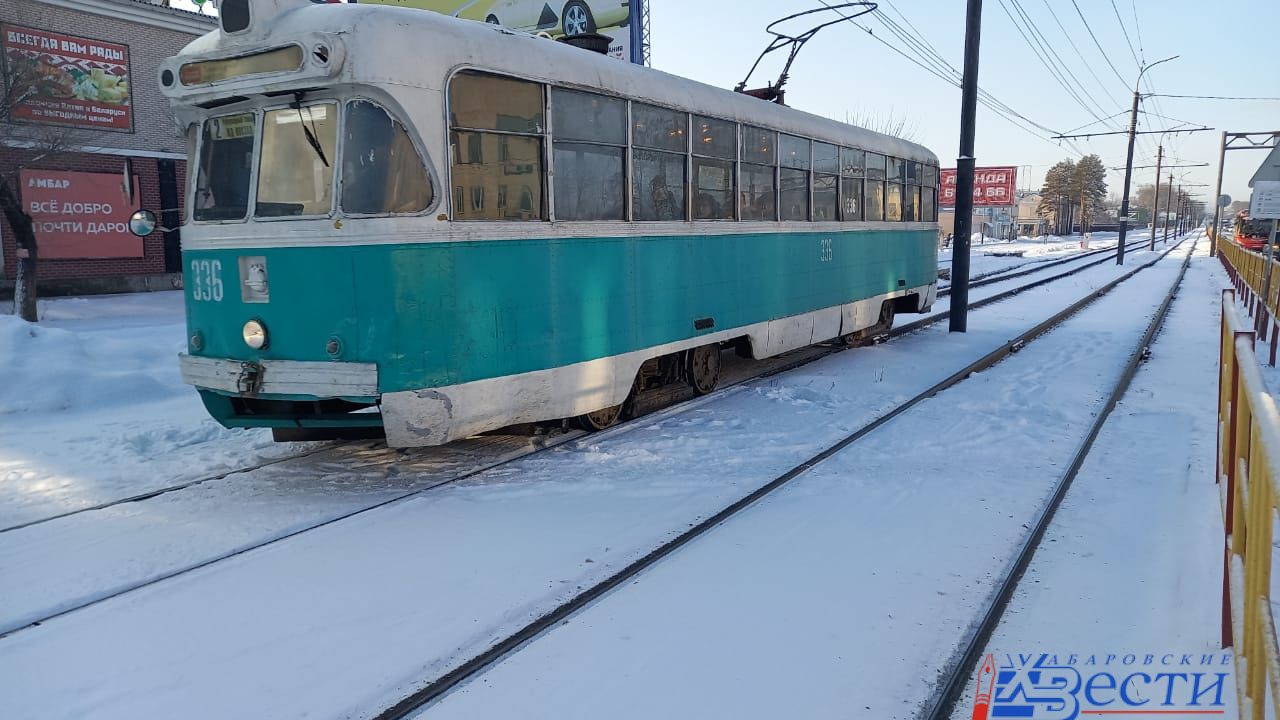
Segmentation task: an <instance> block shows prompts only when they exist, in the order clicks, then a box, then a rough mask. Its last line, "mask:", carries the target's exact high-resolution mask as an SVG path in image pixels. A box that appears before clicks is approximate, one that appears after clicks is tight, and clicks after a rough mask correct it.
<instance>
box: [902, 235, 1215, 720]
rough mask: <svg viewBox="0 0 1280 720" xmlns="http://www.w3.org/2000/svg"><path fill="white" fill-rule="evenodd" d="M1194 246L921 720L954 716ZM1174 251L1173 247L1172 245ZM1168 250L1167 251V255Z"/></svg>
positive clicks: (1132, 372)
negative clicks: (971, 678) (981, 658)
mask: <svg viewBox="0 0 1280 720" xmlns="http://www.w3.org/2000/svg"><path fill="white" fill-rule="evenodd" d="M1198 243H1199V238H1197V239H1196V240H1195V241H1194V242H1193V243H1192V246H1191V252H1189V253H1187V257H1186V259H1185V260H1183V262H1182V267H1181V269H1180V270H1179V271H1178V276H1177V277H1176V278H1175V279H1174V281H1173V283H1172V284H1171V285H1170V286H1169V291H1168V292H1167V293H1165V297H1164V300H1163V302H1161V303H1160V306H1159V308H1158V309H1157V310H1156V313H1155V315H1154V316H1152V318H1151V322H1150V323H1149V324H1148V325H1147V330H1146V332H1145V333H1143V335H1142V338H1141V339H1140V340H1139V341H1138V344H1137V346H1136V347H1135V348H1134V351H1133V353H1132V354H1131V355H1130V356H1129V362H1128V363H1126V364H1125V367H1124V371H1123V372H1122V373H1121V374H1120V378H1119V379H1118V380H1117V381H1116V384H1115V386H1114V387H1113V388H1112V390H1111V394H1110V395H1109V396H1108V397H1107V400H1106V402H1105V403H1104V404H1103V406H1102V410H1101V411H1099V412H1098V413H1097V415H1096V416H1095V417H1094V420H1093V423H1092V424H1091V425H1090V427H1089V431H1088V433H1086V434H1085V437H1084V439H1083V440H1081V442H1080V445H1079V447H1077V448H1076V452H1075V454H1074V455H1073V456H1072V459H1071V463H1070V464H1069V465H1068V466H1067V468H1066V470H1065V471H1064V472H1063V474H1062V476H1061V477H1059V479H1058V482H1057V483H1056V484H1055V486H1054V490H1053V493H1052V494H1051V495H1050V496H1049V498H1048V500H1047V501H1046V502H1045V504H1044V505H1043V506H1042V507H1041V508H1040V511H1039V513H1038V515H1037V516H1036V521H1035V524H1034V525H1033V526H1032V527H1031V529H1030V531H1029V532H1028V533H1027V535H1026V537H1025V538H1024V539H1023V542H1022V544H1021V546H1020V547H1019V549H1018V552H1017V554H1016V555H1015V556H1014V557H1013V559H1012V560H1011V561H1010V563H1009V565H1008V566H1007V567H1006V569H1005V572H1004V574H1003V575H1002V576H1001V579H1000V584H999V586H998V588H997V589H996V591H995V592H994V593H993V594H992V595H991V598H990V600H989V602H988V604H987V606H986V607H985V609H984V610H983V611H982V614H981V616H980V618H979V619H978V621H977V622H976V623H974V624H973V625H971V626H970V628H969V630H968V632H967V633H966V637H965V638H963V640H962V642H961V645H960V648H959V651H958V652H957V653H956V655H954V656H953V660H952V661H951V663H950V665H951V668H950V670H949V671H946V674H945V675H944V678H943V679H942V680H941V681H940V682H939V685H938V688H939V689H938V691H937V692H936V693H935V694H934V696H933V698H932V699H931V700H930V701H929V703H928V706H927V710H926V711H925V712H924V713H922V714H921V715H920V716H919V717H920V718H922V720H949V718H950V717H951V715H952V713H953V712H954V710H955V706H956V704H957V703H958V702H959V701H960V699H961V694H962V693H963V692H964V691H965V689H966V688H967V687H968V682H969V677H970V675H971V674H972V673H973V672H974V670H975V668H976V667H977V665H978V660H979V658H980V657H981V656H982V652H983V651H984V650H985V649H986V645H987V641H988V640H990V638H991V635H992V633H993V632H995V629H996V627H997V626H998V625H999V624H1000V619H1001V618H1002V617H1003V616H1004V612H1005V610H1006V609H1007V608H1008V606H1009V601H1010V600H1011V599H1012V598H1013V592H1014V590H1015V589H1016V588H1017V586H1018V582H1019V581H1020V580H1021V579H1022V576H1023V574H1024V573H1025V572H1026V570H1027V567H1029V566H1030V564H1031V559H1032V557H1034V555H1035V552H1036V549H1037V548H1038V547H1039V545H1040V541H1041V540H1042V539H1043V538H1044V534H1045V531H1047V530H1048V528H1049V524H1050V523H1051V522H1052V520H1053V516H1054V514H1055V513H1057V510H1058V507H1059V506H1060V505H1061V504H1062V500H1063V498H1065V497H1066V495H1067V491H1068V490H1069V489H1070V488H1071V484H1072V482H1073V481H1074V480H1075V478H1076V476H1077V475H1078V474H1079V473H1080V468H1081V467H1083V466H1084V462H1085V460H1086V459H1087V458H1088V456H1089V452H1090V451H1091V450H1092V449H1093V444H1094V442H1095V441H1096V440H1097V439H1098V435H1099V434H1100V433H1101V432H1102V427H1103V425H1105V424H1106V422H1107V418H1109V417H1110V416H1111V412H1112V410H1114V409H1115V407H1116V404H1117V403H1119V402H1120V399H1121V398H1122V397H1123V396H1124V394H1125V393H1126V392H1127V391H1128V390H1129V386H1130V385H1131V384H1132V382H1133V378H1134V376H1136V375H1137V374H1138V366H1139V365H1141V363H1142V361H1143V360H1144V359H1146V357H1147V356H1148V354H1149V349H1150V347H1151V343H1152V342H1153V341H1154V340H1155V337H1156V335H1157V334H1158V333H1159V331H1160V328H1161V327H1162V326H1163V325H1164V321H1165V318H1166V317H1167V316H1168V313H1169V307H1170V306H1171V305H1172V304H1173V299H1174V297H1176V296H1177V293H1178V288H1179V287H1180V286H1181V285H1182V279H1183V277H1184V276H1185V275H1186V274H1187V267H1188V266H1189V265H1190V264H1191V256H1192V255H1193V254H1194V253H1195V248H1196V245H1197V244H1198ZM1180 244H1181V242H1180V243H1179V245H1180ZM1174 247H1177V246H1176V245H1175V246H1174ZM1172 249H1173V248H1170V250H1172ZM1167 252H1168V251H1166V254H1167Z"/></svg>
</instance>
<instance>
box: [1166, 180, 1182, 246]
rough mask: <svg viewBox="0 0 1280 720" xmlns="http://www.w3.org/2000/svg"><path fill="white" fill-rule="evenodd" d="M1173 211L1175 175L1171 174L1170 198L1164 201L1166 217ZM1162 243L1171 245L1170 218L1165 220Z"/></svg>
mask: <svg viewBox="0 0 1280 720" xmlns="http://www.w3.org/2000/svg"><path fill="white" fill-rule="evenodd" d="M1179 192H1181V191H1179ZM1172 209H1173V173H1169V197H1168V199H1167V200H1165V201H1164V213H1165V215H1168V214H1169V211H1170V210H1172ZM1162 242H1164V244H1166V245H1168V244H1169V218H1167V217H1166V218H1165V219H1164V240H1163V241H1162Z"/></svg>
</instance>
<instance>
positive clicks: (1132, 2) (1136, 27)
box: [1129, 0, 1147, 65]
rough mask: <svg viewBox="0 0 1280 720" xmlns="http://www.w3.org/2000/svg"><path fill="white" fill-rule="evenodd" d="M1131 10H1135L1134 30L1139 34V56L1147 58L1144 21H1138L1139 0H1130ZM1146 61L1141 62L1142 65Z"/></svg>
mask: <svg viewBox="0 0 1280 720" xmlns="http://www.w3.org/2000/svg"><path fill="white" fill-rule="evenodd" d="M1129 8H1130V9H1131V10H1133V29H1134V30H1136V31H1137V32H1138V55H1139V56H1141V57H1143V58H1145V57H1146V55H1147V51H1146V50H1145V49H1144V48H1143V47H1142V21H1141V20H1139V19H1138V0H1129ZM1142 62H1145V60H1142V61H1140V62H1139V63H1138V64H1139V65H1141V64H1142Z"/></svg>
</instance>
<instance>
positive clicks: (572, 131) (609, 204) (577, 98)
mask: <svg viewBox="0 0 1280 720" xmlns="http://www.w3.org/2000/svg"><path fill="white" fill-rule="evenodd" d="M551 107H552V113H553V115H552V126H551V127H552V135H553V136H554V137H553V141H554V144H553V147H554V149H555V169H556V170H555V172H556V178H555V195H556V205H555V213H556V219H557V220H624V219H626V207H625V205H624V203H625V198H626V190H625V188H626V174H625V172H624V170H623V166H624V156H625V154H626V145H627V105H626V102H625V101H623V100H619V99H617V98H611V97H606V96H604V95H596V94H594V93H584V92H577V91H574V90H561V89H559V88H555V89H553V90H552V91H551Z"/></svg>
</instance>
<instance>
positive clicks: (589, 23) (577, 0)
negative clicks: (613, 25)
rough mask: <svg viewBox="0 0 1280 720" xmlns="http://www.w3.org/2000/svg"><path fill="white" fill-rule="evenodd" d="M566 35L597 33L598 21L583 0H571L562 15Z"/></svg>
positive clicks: (566, 4)
mask: <svg viewBox="0 0 1280 720" xmlns="http://www.w3.org/2000/svg"><path fill="white" fill-rule="evenodd" d="M560 20H561V24H562V25H563V26H564V34H565V35H585V34H587V33H593V32H595V31H596V19H595V18H594V17H592V15H591V8H589V7H587V4H586V3H585V2H583V1H582V0H569V2H567V3H565V5H564V12H563V13H561V15H560Z"/></svg>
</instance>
